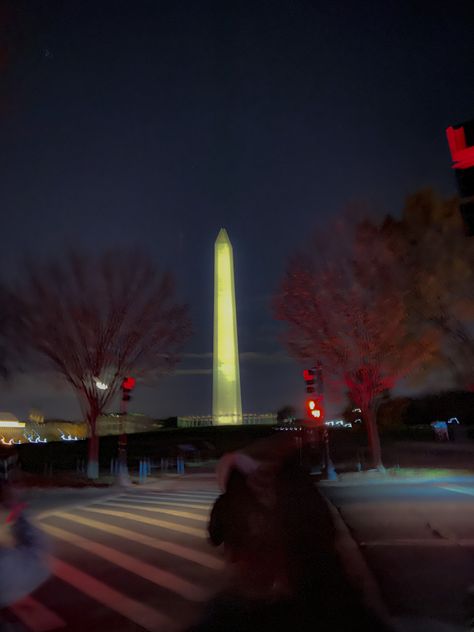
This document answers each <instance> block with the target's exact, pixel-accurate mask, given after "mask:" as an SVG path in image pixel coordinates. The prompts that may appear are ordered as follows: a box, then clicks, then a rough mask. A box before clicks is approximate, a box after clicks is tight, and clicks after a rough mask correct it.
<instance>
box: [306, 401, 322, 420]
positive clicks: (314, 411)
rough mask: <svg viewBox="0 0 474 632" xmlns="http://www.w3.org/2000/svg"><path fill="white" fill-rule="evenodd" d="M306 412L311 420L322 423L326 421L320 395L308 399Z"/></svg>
mask: <svg viewBox="0 0 474 632" xmlns="http://www.w3.org/2000/svg"><path fill="white" fill-rule="evenodd" d="M306 413H307V415H308V417H309V419H310V420H311V421H316V422H318V423H320V424H322V423H323V422H324V411H323V406H322V402H321V398H319V397H310V398H308V399H307V400H306Z"/></svg>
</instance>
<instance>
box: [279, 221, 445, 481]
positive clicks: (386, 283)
mask: <svg viewBox="0 0 474 632" xmlns="http://www.w3.org/2000/svg"><path fill="white" fill-rule="evenodd" d="M327 237H328V238H327V239H326V244H328V243H331V242H332V243H333V244H337V252H335V251H334V249H333V252H332V253H331V252H329V251H328V248H325V247H324V246H323V245H321V243H320V244H313V248H312V251H311V252H310V253H307V254H304V255H302V256H299V257H294V258H293V259H292V260H291V261H290V262H289V265H288V267H287V270H286V274H285V276H284V278H283V281H282V283H281V287H280V291H279V293H278V295H277V296H276V298H275V314H276V317H277V318H278V319H279V320H282V321H284V322H285V323H286V325H287V328H286V332H285V336H284V340H285V343H286V345H287V347H288V349H289V351H290V353H291V354H292V355H293V356H294V357H295V358H296V359H298V360H300V361H301V362H305V363H306V365H307V366H313V365H315V364H316V361H321V362H322V365H323V369H324V372H325V377H326V380H327V381H332V384H333V386H334V385H336V386H337V387H338V388H339V389H341V390H342V389H344V390H347V391H348V393H349V396H350V398H351V400H352V402H353V403H354V404H355V405H356V406H357V407H358V408H360V409H361V410H362V415H363V419H364V422H365V424H366V429H367V433H368V440H369V447H370V451H371V456H372V461H373V466H374V467H375V468H377V469H379V470H383V463H382V453H381V446H380V438H379V432H378V428H377V423H376V411H377V404H378V400H379V398H380V396H381V394H382V393H383V392H384V391H386V390H387V389H392V388H393V387H394V386H395V384H396V383H397V382H398V381H399V380H400V379H402V378H404V377H406V376H408V375H409V374H410V373H411V372H413V371H414V370H415V369H416V368H417V367H419V366H420V364H422V363H424V362H425V361H426V360H427V358H428V357H429V356H430V355H431V353H432V352H433V350H434V347H435V340H434V339H433V338H432V337H429V338H428V337H423V338H421V337H415V336H413V335H412V334H411V332H410V330H409V327H408V321H407V314H406V307H405V302H404V300H403V295H402V292H401V291H400V284H399V279H398V275H399V272H400V270H399V266H398V265H397V261H396V259H395V257H394V255H393V254H392V253H391V251H390V249H389V248H388V247H387V245H386V244H385V243H384V241H383V240H382V239H380V238H379V233H378V228H377V227H376V226H375V225H374V224H372V223H370V222H363V223H360V224H359V225H358V226H357V227H356V229H355V230H354V232H353V233H351V231H350V230H349V228H348V227H347V225H345V226H343V228H342V230H333V231H331V232H330V233H328V235H327ZM323 243H324V242H323ZM329 250H330V248H329ZM341 253H342V254H341Z"/></svg>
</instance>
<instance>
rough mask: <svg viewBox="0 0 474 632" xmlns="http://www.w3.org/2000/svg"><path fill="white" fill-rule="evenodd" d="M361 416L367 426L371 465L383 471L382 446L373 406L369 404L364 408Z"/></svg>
mask: <svg viewBox="0 0 474 632" xmlns="http://www.w3.org/2000/svg"><path fill="white" fill-rule="evenodd" d="M363 416H364V421H365V423H366V426H367V436H368V439H369V449H370V455H371V458H372V467H374V468H375V469H376V470H378V471H379V472H385V467H384V465H383V463H382V448H381V445H380V435H379V429H378V427H377V419H376V414H375V409H374V407H373V406H369V407H368V408H367V409H366V410H364V411H363Z"/></svg>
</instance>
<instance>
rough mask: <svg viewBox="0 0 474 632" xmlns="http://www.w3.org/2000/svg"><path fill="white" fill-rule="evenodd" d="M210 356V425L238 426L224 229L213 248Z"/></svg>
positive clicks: (229, 259)
mask: <svg viewBox="0 0 474 632" xmlns="http://www.w3.org/2000/svg"><path fill="white" fill-rule="evenodd" d="M213 355H214V369H213V384H212V387H213V388H212V417H213V423H214V424H217V425H219V424H241V423H242V397H241V394H240V370H239V344H238V340H237V314H236V309H235V287H234V255H233V252H232V245H231V243H230V241H229V236H228V234H227V231H226V230H225V228H221V230H220V231H219V234H218V235H217V239H216V243H215V246H214V354H213Z"/></svg>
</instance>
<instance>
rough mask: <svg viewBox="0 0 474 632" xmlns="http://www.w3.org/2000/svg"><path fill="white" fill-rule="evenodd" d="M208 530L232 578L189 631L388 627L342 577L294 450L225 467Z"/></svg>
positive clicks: (321, 505) (317, 500)
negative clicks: (248, 466) (250, 464)
mask: <svg viewBox="0 0 474 632" xmlns="http://www.w3.org/2000/svg"><path fill="white" fill-rule="evenodd" d="M209 536H210V540H211V542H212V543H213V544H214V545H215V546H219V545H221V544H223V545H224V549H225V552H226V557H227V559H228V561H229V563H230V565H231V568H232V570H233V573H232V575H233V578H232V581H231V582H230V585H229V587H228V589H227V590H225V591H223V593H222V594H221V595H219V596H218V597H217V598H216V599H214V600H213V601H212V603H211V604H209V608H208V611H207V613H206V616H205V618H204V619H203V621H202V622H201V623H200V624H199V625H197V626H195V627H194V628H192V630H193V632H204V631H208V632H224V631H225V632H234V631H235V632H237V631H238V632H250V631H252V632H253V631H255V632H257V630H258V632H265V631H267V630H268V631H269V630H272V632H273V631H274V630H275V629H285V628H289V627H294V626H297V627H298V630H300V631H301V630H303V631H306V630H308V632H309V630H311V631H312V632H313V631H314V630H325V629H328V630H331V632H339V631H340V632H342V631H344V632H346V631H347V630H364V631H366V632H368V631H374V632H382V631H386V630H387V628H386V627H385V625H384V624H383V623H381V622H380V621H378V620H377V618H376V617H375V616H374V615H373V614H372V613H370V612H369V611H368V610H367V608H366V607H365V606H364V604H363V602H362V599H361V597H360V595H359V594H358V593H357V592H356V591H355V590H354V588H353V586H352V585H351V584H350V583H349V581H348V580H347V578H346V575H345V573H344V571H343V568H342V565H341V562H340V559H339V556H338V554H337V552H336V548H335V538H336V533H335V528H334V524H333V522H332V518H331V514H330V512H329V508H328V506H327V504H326V501H325V500H324V498H323V496H322V495H321V493H320V492H319V490H318V489H317V488H316V487H315V485H314V482H313V480H312V478H311V476H310V475H309V474H308V473H307V472H305V471H304V470H303V469H302V468H301V467H300V466H299V464H298V463H297V461H296V459H295V458H294V455H293V454H291V455H290V457H286V458H285V459H284V460H283V461H277V462H272V461H271V460H270V459H269V460H268V461H266V462H264V463H262V465H261V466H260V467H258V469H256V471H254V472H251V473H244V472H241V471H239V469H238V468H236V467H233V468H231V470H230V473H229V476H228V479H227V484H226V489H225V492H224V494H222V495H221V496H220V497H219V498H218V499H217V501H216V503H215V505H214V507H213V509H212V512H211V519H210V523H209Z"/></svg>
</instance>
